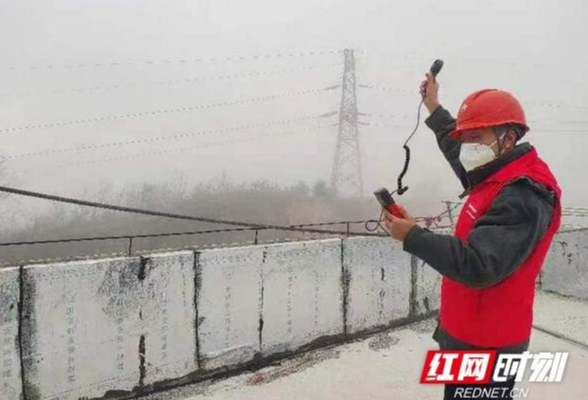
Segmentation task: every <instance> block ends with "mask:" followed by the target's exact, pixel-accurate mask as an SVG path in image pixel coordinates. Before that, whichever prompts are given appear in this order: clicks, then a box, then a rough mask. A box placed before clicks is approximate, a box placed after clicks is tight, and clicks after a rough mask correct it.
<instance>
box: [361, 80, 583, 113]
mask: <svg viewBox="0 0 588 400" xmlns="http://www.w3.org/2000/svg"><path fill="white" fill-rule="evenodd" d="M357 86H358V87H362V88H365V89H373V90H378V91H383V92H394V93H399V94H405V95H414V96H415V97H416V95H417V93H418V92H417V91H416V90H414V91H413V90H407V89H398V88H393V87H390V86H385V85H373V84H363V83H362V84H358V85H357ZM449 98H452V99H454V100H456V98H454V97H449ZM460 101H461V100H460ZM521 102H522V103H523V104H529V105H535V106H541V107H551V108H567V109H577V110H586V109H588V107H584V106H572V105H569V104H566V103H561V102H560V103H554V102H549V101H542V100H523V101H521Z"/></svg>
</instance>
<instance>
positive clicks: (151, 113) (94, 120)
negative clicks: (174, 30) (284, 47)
mask: <svg viewBox="0 0 588 400" xmlns="http://www.w3.org/2000/svg"><path fill="white" fill-rule="evenodd" d="M338 87H339V85H335V86H330V87H326V88H322V89H312V90H303V91H293V92H288V93H282V94H278V95H273V96H265V97H256V98H250V99H244V100H233V101H226V102H222V103H214V104H204V105H198V106H188V107H179V108H166V109H161V110H153V111H143V112H136V113H129V114H120V115H107V116H102V117H95V118H85V119H76V120H69V121H59V122H50V123H43V124H36V125H24V126H17V127H12V128H3V129H0V133H10V132H21V131H28V130H35V129H46V128H56V127H62V126H71V125H82V124H92V123H100V122H107V121H118V120H123V119H132V118H143V117H153V116H156V115H164V114H173V113H182V112H189V111H196V110H204V109H209V108H217V107H226V106H235V105H244V104H253V103H260V102H266V101H271V100H277V99H283V98H287V97H295V96H305V95H311V94H317V93H321V92H325V91H329V90H333V89H336V88H338Z"/></svg>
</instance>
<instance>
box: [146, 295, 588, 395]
mask: <svg viewBox="0 0 588 400" xmlns="http://www.w3.org/2000/svg"><path fill="white" fill-rule="evenodd" d="M587 318H588V303H586V302H582V301H575V300H570V299H566V298H562V297H560V296H556V295H550V294H541V295H539V296H538V298H537V303H536V317H535V322H536V323H537V324H538V325H540V326H542V327H546V328H550V330H553V331H557V332H558V333H560V334H564V335H569V336H571V337H573V339H576V340H583V342H584V343H588V341H587V340H586V339H587V338H588V336H587V332H586V331H587V328H588V321H587ZM434 326H435V321H434V320H433V319H431V320H427V321H423V322H420V323H417V324H413V325H410V326H407V327H404V328H401V329H396V330H390V331H387V332H385V333H381V334H376V335H372V336H370V337H367V338H364V339H362V340H359V341H356V342H352V343H347V344H343V345H339V346H332V347H329V348H323V349H319V350H315V351H312V352H308V353H306V354H302V355H299V356H297V357H295V358H292V359H289V360H286V361H283V362H281V363H280V364H279V365H275V366H270V367H266V368H264V369H261V370H259V371H256V372H244V373H242V374H240V375H237V376H233V377H230V378H227V379H224V380H218V381H213V382H202V383H199V384H194V385H190V386H186V387H183V388H178V389H174V390H171V391H168V392H165V393H160V394H155V395H151V396H147V397H145V398H144V400H176V399H184V400H264V399H268V400H306V399H313V400H314V399H317V400H358V399H370V400H371V399H373V400H380V399H381V400H389V399H400V400H403V399H407V400H409V399H420V400H433V399H442V398H443V393H442V392H443V387H442V386H441V385H421V384H419V383H418V380H419V377H420V373H421V368H422V364H423V361H424V357H425V354H426V351H427V350H429V349H436V348H437V347H436V343H435V342H434V341H433V340H432V338H431V335H432V332H433V329H434ZM529 350H530V351H531V352H539V351H567V352H569V353H570V356H569V360H568V365H567V369H566V373H565V374H564V378H563V382H562V383H536V384H529V383H525V382H523V383H522V384H519V385H518V387H528V388H529V396H528V398H529V399H533V400H548V399H549V400H552V399H555V398H559V399H566V400H574V399H585V398H586V393H588V379H586V377H587V376H588V350H587V349H586V348H582V347H579V346H577V345H574V344H573V343H570V342H568V341H565V340H562V339H559V338H556V337H554V336H552V335H549V334H546V333H544V332H541V331H538V330H533V335H532V338H531V347H530V349H529ZM260 377H261V378H262V380H260Z"/></svg>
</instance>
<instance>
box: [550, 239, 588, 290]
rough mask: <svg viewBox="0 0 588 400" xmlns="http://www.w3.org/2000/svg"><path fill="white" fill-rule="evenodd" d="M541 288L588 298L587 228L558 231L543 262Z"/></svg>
mask: <svg viewBox="0 0 588 400" xmlns="http://www.w3.org/2000/svg"><path fill="white" fill-rule="evenodd" d="M541 285H542V289H545V290H551V291H554V292H557V293H559V294H563V295H566V296H575V297H578V298H581V299H588V290H587V289H586V288H587V287H588V231H575V232H565V233H558V234H557V235H556V236H555V238H554V239H553V243H552V245H551V249H550V250H549V254H548V256H547V258H546V259H545V264H544V265H543V272H542V277H541Z"/></svg>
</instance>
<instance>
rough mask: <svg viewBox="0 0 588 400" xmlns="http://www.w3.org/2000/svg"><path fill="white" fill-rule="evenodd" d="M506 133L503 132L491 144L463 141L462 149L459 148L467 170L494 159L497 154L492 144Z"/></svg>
mask: <svg viewBox="0 0 588 400" xmlns="http://www.w3.org/2000/svg"><path fill="white" fill-rule="evenodd" d="M504 135H506V132H505V133H503V134H502V136H500V138H499V139H497V140H495V141H494V142H492V143H490V144H483V143H462V144H461V149H460V150H459V161H460V162H461V164H462V165H463V167H464V168H465V170H466V171H471V170H473V169H475V168H478V167H481V166H482V165H484V164H487V163H489V162H490V161H492V160H494V159H495V158H496V154H495V153H494V150H492V146H494V143H496V142H497V141H498V140H500V139H502V138H503V137H504Z"/></svg>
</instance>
